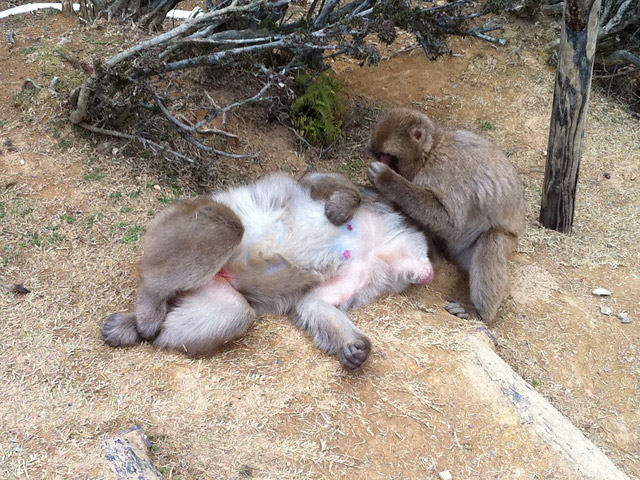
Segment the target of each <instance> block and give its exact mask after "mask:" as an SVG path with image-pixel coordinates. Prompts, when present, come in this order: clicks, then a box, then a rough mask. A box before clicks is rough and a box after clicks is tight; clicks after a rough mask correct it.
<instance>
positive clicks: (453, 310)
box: [444, 302, 480, 320]
mask: <svg viewBox="0 0 640 480" xmlns="http://www.w3.org/2000/svg"><path fill="white" fill-rule="evenodd" d="M444 308H445V309H446V310H447V312H449V313H450V314H451V315H455V316H456V317H458V318H462V319H464V320H479V319H480V314H479V313H478V311H477V310H476V309H475V308H473V307H472V306H470V305H463V304H461V303H458V302H449V303H447V304H446V305H445V306H444Z"/></svg>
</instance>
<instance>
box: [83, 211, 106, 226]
mask: <svg viewBox="0 0 640 480" xmlns="http://www.w3.org/2000/svg"><path fill="white" fill-rule="evenodd" d="M102 218H104V214H103V213H102V212H98V213H92V214H91V215H89V216H88V217H87V226H88V227H89V228H91V227H93V225H94V224H95V223H96V221H97V220H100V219H102Z"/></svg>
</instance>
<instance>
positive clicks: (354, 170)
mask: <svg viewBox="0 0 640 480" xmlns="http://www.w3.org/2000/svg"><path fill="white" fill-rule="evenodd" d="M363 167H364V165H363V163H362V159H361V158H358V157H356V158H353V159H351V160H347V161H345V162H342V163H341V164H340V165H338V172H340V173H341V174H343V175H346V176H347V177H349V179H351V180H356V179H357V178H358V176H359V175H360V174H361V173H362V171H363Z"/></svg>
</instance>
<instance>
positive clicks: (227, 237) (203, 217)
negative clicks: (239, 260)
mask: <svg viewBox="0 0 640 480" xmlns="http://www.w3.org/2000/svg"><path fill="white" fill-rule="evenodd" d="M243 234H244V227H243V225H242V222H241V221H240V219H239V218H238V216H237V215H236V214H235V213H234V212H233V211H231V210H230V209H229V208H228V207H226V206H224V205H222V204H220V203H218V202H215V201H213V200H212V199H211V198H209V197H202V198H198V199H194V200H184V201H182V202H179V203H176V204H175V205H172V206H171V207H169V208H168V209H166V210H165V211H163V212H162V213H161V214H160V215H158V217H157V218H156V219H155V220H154V221H153V222H152V223H151V226H150V228H149V232H148V233H147V236H146V239H145V248H144V255H143V257H142V261H141V268H142V284H141V286H140V289H139V291H138V299H137V304H136V322H137V329H138V333H139V334H140V336H141V337H142V338H145V339H148V340H151V339H153V338H155V336H156V335H157V333H158V331H159V330H160V327H161V325H162V321H163V320H164V318H165V317H166V315H167V304H168V302H170V301H171V300H172V299H173V298H174V297H175V296H176V294H177V293H178V292H180V291H188V290H195V289H197V288H198V287H200V286H202V285H204V284H206V283H207V282H208V281H210V280H211V279H212V278H213V277H214V276H215V274H216V273H217V272H219V271H220V269H221V268H222V266H223V265H224V264H225V263H226V262H227V260H228V259H229V257H230V256H231V254H232V253H233V251H234V249H235V248H236V247H237V246H238V244H239V243H240V241H241V240H242V236H243Z"/></svg>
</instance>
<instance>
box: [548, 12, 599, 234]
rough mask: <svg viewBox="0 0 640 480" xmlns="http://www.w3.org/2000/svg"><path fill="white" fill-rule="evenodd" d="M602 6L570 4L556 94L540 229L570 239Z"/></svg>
mask: <svg viewBox="0 0 640 480" xmlns="http://www.w3.org/2000/svg"><path fill="white" fill-rule="evenodd" d="M599 11H600V0H567V1H566V2H565V9H564V15H563V24H562V33H561V38H560V52H559V59H558V68H557V72H556V86H555V91H554V94H553V109H552V113H551V128H550V131H549V146H548V148H547V165H546V168H545V174H544V189H543V192H542V205H541V208H540V223H541V224H542V225H543V226H544V227H546V228H551V229H553V230H558V231H560V232H563V233H571V228H572V226H573V213H574V209H575V197H576V186H577V182H578V172H579V170H580V159H581V156H582V144H583V140H584V130H585V124H586V120H587V104H588V102H589V91H590V89H591V73H592V71H593V57H594V53H595V48H596V38H597V36H598V17H599Z"/></svg>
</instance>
